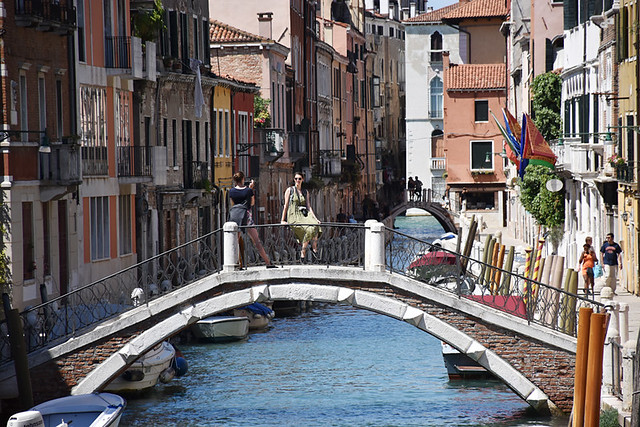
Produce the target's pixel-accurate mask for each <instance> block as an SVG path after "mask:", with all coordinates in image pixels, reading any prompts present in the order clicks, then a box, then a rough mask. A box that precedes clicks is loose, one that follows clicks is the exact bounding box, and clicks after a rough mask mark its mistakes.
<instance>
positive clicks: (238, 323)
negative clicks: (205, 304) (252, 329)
mask: <svg viewBox="0 0 640 427" xmlns="http://www.w3.org/2000/svg"><path fill="white" fill-rule="evenodd" d="M191 331H192V332H193V335H195V337H196V338H198V339H199V340H202V341H210V342H229V341H238V340H241V339H244V338H246V337H247V335H249V318H248V317H235V316H210V317H207V318H205V319H202V320H198V322H196V324H195V325H193V326H192V327H191Z"/></svg>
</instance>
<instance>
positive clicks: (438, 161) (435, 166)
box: [431, 157, 447, 170]
mask: <svg viewBox="0 0 640 427" xmlns="http://www.w3.org/2000/svg"><path fill="white" fill-rule="evenodd" d="M446 168H447V160H446V159H445V158H444V157H432V158H431V170H445V169H446Z"/></svg>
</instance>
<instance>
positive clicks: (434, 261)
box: [409, 251, 456, 268]
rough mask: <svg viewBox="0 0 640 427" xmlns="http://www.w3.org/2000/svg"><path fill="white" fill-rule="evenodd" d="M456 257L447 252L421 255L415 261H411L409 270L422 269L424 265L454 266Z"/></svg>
mask: <svg viewBox="0 0 640 427" xmlns="http://www.w3.org/2000/svg"><path fill="white" fill-rule="evenodd" d="M455 264H456V256H455V255H454V254H450V253H449V252H443V251H435V252H429V253H426V254H424V255H422V256H421V257H420V258H418V259H417V260H415V261H413V262H412V263H411V264H410V265H409V268H416V267H422V266H425V265H455Z"/></svg>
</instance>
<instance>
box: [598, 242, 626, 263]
mask: <svg viewBox="0 0 640 427" xmlns="http://www.w3.org/2000/svg"><path fill="white" fill-rule="evenodd" d="M600 252H602V253H604V255H603V257H602V263H603V264H605V265H618V254H619V253H621V252H622V248H621V247H620V245H619V244H617V243H613V244H611V243H609V242H604V244H603V245H602V248H600Z"/></svg>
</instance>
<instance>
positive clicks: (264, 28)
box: [258, 12, 273, 40]
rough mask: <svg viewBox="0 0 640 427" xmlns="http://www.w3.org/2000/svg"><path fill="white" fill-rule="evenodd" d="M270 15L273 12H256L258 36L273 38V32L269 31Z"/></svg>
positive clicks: (271, 15)
mask: <svg viewBox="0 0 640 427" xmlns="http://www.w3.org/2000/svg"><path fill="white" fill-rule="evenodd" d="M272 17H273V12H262V13H258V35H259V36H260V37H265V38H267V39H271V40H272V39H273V34H272V32H271V29H272V28H271V21H272Z"/></svg>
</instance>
